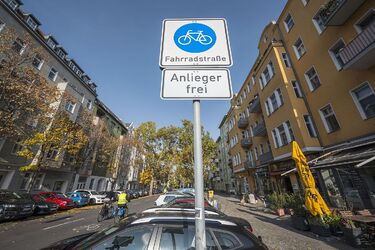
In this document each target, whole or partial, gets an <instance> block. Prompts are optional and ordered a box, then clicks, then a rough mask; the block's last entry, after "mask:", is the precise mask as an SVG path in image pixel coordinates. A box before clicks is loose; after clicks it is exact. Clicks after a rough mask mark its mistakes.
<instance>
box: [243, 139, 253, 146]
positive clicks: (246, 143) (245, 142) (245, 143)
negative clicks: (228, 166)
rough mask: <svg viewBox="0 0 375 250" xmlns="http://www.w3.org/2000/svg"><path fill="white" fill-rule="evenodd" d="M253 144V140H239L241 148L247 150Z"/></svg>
mask: <svg viewBox="0 0 375 250" xmlns="http://www.w3.org/2000/svg"><path fill="white" fill-rule="evenodd" d="M252 144H253V140H252V139H251V138H243V139H242V140H241V146H242V147H243V148H249V147H250V146H251V145H252Z"/></svg>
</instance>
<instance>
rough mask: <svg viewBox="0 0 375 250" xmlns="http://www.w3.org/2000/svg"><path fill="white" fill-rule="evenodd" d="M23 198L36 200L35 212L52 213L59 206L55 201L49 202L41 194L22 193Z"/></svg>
mask: <svg viewBox="0 0 375 250" xmlns="http://www.w3.org/2000/svg"><path fill="white" fill-rule="evenodd" d="M20 195H21V196H22V197H23V198H25V199H29V200H32V201H33V202H34V206H35V208H34V214H50V213H54V212H56V211H57V209H58V208H59V206H58V205H57V204H56V203H54V202H49V201H47V200H46V199H45V198H43V197H42V196H40V195H39V194H27V193H23V194H20Z"/></svg>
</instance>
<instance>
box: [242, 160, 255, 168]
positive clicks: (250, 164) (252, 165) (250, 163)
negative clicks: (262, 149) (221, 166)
mask: <svg viewBox="0 0 375 250" xmlns="http://www.w3.org/2000/svg"><path fill="white" fill-rule="evenodd" d="M244 167H245V169H249V168H255V163H254V162H253V161H249V160H248V161H245V162H244Z"/></svg>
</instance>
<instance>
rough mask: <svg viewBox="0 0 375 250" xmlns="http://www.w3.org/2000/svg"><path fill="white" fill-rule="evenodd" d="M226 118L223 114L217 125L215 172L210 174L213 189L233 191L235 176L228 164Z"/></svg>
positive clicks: (226, 191)
mask: <svg viewBox="0 0 375 250" xmlns="http://www.w3.org/2000/svg"><path fill="white" fill-rule="evenodd" d="M226 118H227V116H226V115H225V116H224V118H223V119H222V121H221V123H220V125H219V129H220V136H219V138H218V139H217V140H216V144H217V147H218V150H217V156H216V159H215V163H216V172H215V173H214V175H213V176H212V183H213V188H214V190H215V191H220V192H225V193H235V192H236V185H235V178H234V175H233V171H232V169H231V168H230V166H229V158H230V156H229V139H228V121H227V119H226Z"/></svg>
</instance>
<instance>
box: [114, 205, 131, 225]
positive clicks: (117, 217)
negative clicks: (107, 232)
mask: <svg viewBox="0 0 375 250" xmlns="http://www.w3.org/2000/svg"><path fill="white" fill-rule="evenodd" d="M126 216H128V206H127V205H126V204H125V206H120V207H118V206H117V208H116V209H114V210H113V220H114V222H115V224H117V223H119V222H120V221H121V220H122V219H123V218H125V217H126Z"/></svg>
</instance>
